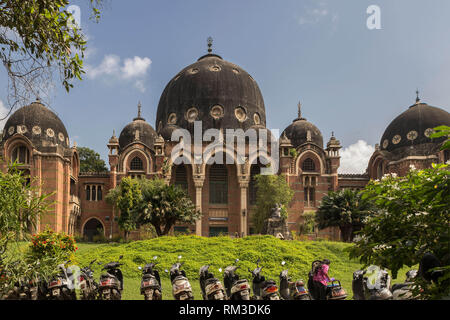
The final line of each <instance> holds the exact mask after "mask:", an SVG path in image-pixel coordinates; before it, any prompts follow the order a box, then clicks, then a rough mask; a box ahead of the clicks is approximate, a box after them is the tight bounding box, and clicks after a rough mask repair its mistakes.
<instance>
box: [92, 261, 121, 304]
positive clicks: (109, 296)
mask: <svg viewBox="0 0 450 320" xmlns="http://www.w3.org/2000/svg"><path fill="white" fill-rule="evenodd" d="M122 258H123V256H120V257H119V260H121V259H122ZM121 265H123V263H120V262H109V263H107V264H105V265H104V266H103V268H102V270H106V273H104V274H102V275H101V276H100V284H99V288H98V292H99V299H100V300H120V299H122V291H123V275H122V271H121V270H120V269H119V267H120V266H121Z"/></svg>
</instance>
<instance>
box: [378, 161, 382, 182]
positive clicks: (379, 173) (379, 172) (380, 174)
mask: <svg viewBox="0 0 450 320" xmlns="http://www.w3.org/2000/svg"><path fill="white" fill-rule="evenodd" d="M382 177H383V162H382V161H380V163H378V166H377V179H381V178H382Z"/></svg>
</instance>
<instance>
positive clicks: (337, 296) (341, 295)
mask: <svg viewBox="0 0 450 320" xmlns="http://www.w3.org/2000/svg"><path fill="white" fill-rule="evenodd" d="M322 264H323V262H322V261H321V260H315V261H313V263H312V264H311V271H310V272H309V273H308V290H309V293H310V294H311V297H312V298H313V299H314V300H319V292H318V291H317V288H316V285H315V283H314V273H315V271H316V270H317V268H320V267H321V266H322ZM325 298H326V300H344V299H346V298H347V293H346V292H345V290H344V288H343V287H342V285H341V282H340V281H339V280H336V279H334V278H331V283H330V284H328V285H327V288H326V297H325Z"/></svg>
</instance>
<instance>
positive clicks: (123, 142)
mask: <svg viewBox="0 0 450 320" xmlns="http://www.w3.org/2000/svg"><path fill="white" fill-rule="evenodd" d="M156 138H157V134H156V131H155V129H153V127H152V126H151V125H150V124H149V123H148V122H146V121H145V119H144V118H142V116H141V104H140V103H139V104H138V115H137V117H136V118H134V119H133V121H132V122H130V123H129V124H127V125H126V126H125V127H124V128H123V129H122V132H121V133H120V136H119V149H120V151H123V150H125V149H126V148H127V147H128V146H129V145H131V144H133V143H142V144H144V145H145V146H147V147H148V148H150V149H151V150H153V149H154V143H155V139H156Z"/></svg>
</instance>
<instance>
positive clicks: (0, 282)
mask: <svg viewBox="0 0 450 320" xmlns="http://www.w3.org/2000/svg"><path fill="white" fill-rule="evenodd" d="M27 178H28V177H27V176H25V175H24V174H23V172H22V171H20V170H18V169H17V165H16V164H15V163H14V164H12V165H10V167H9V170H8V171H7V172H6V173H5V172H2V171H0V275H1V277H0V288H1V289H3V288H8V287H10V286H11V285H13V284H14V281H16V280H17V278H18V277H19V276H23V275H25V274H27V273H29V272H34V273H36V272H38V273H39V272H41V271H42V270H47V269H51V268H52V266H53V265H49V264H48V263H49V260H52V261H53V258H51V259H43V260H42V261H41V263H39V264H37V261H31V262H27V261H23V260H22V259H17V257H16V256H14V255H10V254H8V250H17V248H18V243H19V241H21V240H24V239H27V238H28V237H29V236H30V233H31V230H33V229H35V227H36V222H37V220H38V218H39V217H40V216H42V215H43V214H45V213H46V212H47V211H48V208H49V206H50V205H51V203H50V201H49V200H48V197H49V196H50V195H51V194H40V192H39V191H40V188H39V186H38V185H36V183H35V181H34V180H33V181H32V182H31V183H27V182H28V181H27Z"/></svg>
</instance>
